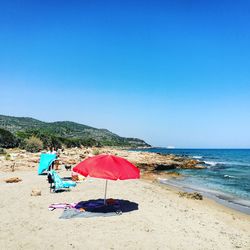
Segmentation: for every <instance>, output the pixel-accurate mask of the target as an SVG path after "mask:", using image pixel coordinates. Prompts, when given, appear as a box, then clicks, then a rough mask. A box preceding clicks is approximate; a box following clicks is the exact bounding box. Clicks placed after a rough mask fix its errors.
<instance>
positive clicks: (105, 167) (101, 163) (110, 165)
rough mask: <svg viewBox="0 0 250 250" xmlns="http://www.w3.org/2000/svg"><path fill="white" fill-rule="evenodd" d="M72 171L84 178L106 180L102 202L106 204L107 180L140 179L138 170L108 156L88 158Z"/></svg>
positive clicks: (125, 161)
mask: <svg viewBox="0 0 250 250" xmlns="http://www.w3.org/2000/svg"><path fill="white" fill-rule="evenodd" d="M73 171H74V172H77V173H79V174H81V175H83V176H85V177H87V176H90V177H95V178H101V179H106V185H105V197H104V202H106V192H107V180H128V179H139V178H140V170H139V169H138V168H137V167H136V166H134V165H133V164H132V163H131V162H129V161H127V160H126V159H124V158H121V157H118V156H115V155H110V154H101V155H97V156H93V157H90V158H88V159H86V160H84V161H82V162H80V163H79V164H78V165H76V166H75V167H74V168H73Z"/></svg>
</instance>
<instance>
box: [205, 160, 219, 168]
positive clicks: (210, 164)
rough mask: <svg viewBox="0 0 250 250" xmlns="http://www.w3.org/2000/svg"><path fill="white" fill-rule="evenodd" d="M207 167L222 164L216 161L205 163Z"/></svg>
mask: <svg viewBox="0 0 250 250" xmlns="http://www.w3.org/2000/svg"><path fill="white" fill-rule="evenodd" d="M204 162H205V163H206V164H207V165H209V166H213V167H214V166H216V165H218V164H220V163H219V162H216V161H204Z"/></svg>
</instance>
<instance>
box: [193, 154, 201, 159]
mask: <svg viewBox="0 0 250 250" xmlns="http://www.w3.org/2000/svg"><path fill="white" fill-rule="evenodd" d="M192 158H194V159H202V158H203V157H202V156H199V155H194V156H192Z"/></svg>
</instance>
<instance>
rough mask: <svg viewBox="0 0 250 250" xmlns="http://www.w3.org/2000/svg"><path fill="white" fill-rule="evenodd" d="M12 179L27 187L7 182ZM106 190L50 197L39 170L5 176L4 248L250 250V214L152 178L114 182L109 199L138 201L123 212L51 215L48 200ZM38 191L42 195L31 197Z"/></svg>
mask: <svg viewBox="0 0 250 250" xmlns="http://www.w3.org/2000/svg"><path fill="white" fill-rule="evenodd" d="M59 174H60V175H61V176H65V177H66V176H69V174H70V172H67V171H65V170H60V171H59ZM14 176H18V177H19V178H21V179H22V182H19V183H12V184H7V183H5V182H4V179H6V178H9V177H14ZM104 185H105V181H104V180H101V179H93V178H87V179H86V180H85V181H84V182H83V183H79V184H78V185H77V187H75V188H72V189H71V191H70V192H63V193H50V192H49V185H48V183H47V181H46V176H38V175H37V173H36V171H35V169H33V170H25V171H24V170H23V171H21V170H20V171H15V172H13V173H12V172H1V180H0V195H1V209H0V219H1V224H0V232H1V233H0V249H236V248H240V249H250V216H248V215H245V214H241V213H239V212H237V211H234V210H231V209H229V208H226V207H223V206H221V205H219V204H216V203H215V202H214V201H211V200H208V199H204V200H201V201H200V200H191V199H187V198H185V197H179V196H178V194H177V191H176V190H174V189H172V188H169V187H166V186H162V185H159V184H155V183H152V182H151V181H145V180H129V181H109V183H108V197H109V198H117V199H118V198H119V199H125V200H129V201H132V202H136V203H138V206H139V209H138V210H135V211H132V212H129V213H123V214H122V215H117V216H113V217H96V218H73V219H59V217H60V215H61V214H62V212H63V211H62V210H59V209H57V210H54V211H49V210H48V206H49V205H50V204H51V203H56V202H79V201H82V200H89V199H97V198H103V192H104ZM34 188H36V189H39V190H41V192H42V195H41V196H31V195H30V194H31V191H32V189H34Z"/></svg>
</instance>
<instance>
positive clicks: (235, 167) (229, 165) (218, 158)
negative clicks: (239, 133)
mask: <svg viewBox="0 0 250 250" xmlns="http://www.w3.org/2000/svg"><path fill="white" fill-rule="evenodd" d="M142 151H147V152H155V153H161V154H175V155H180V156H187V157H189V158H193V159H197V160H199V161H202V162H204V163H203V164H204V166H205V167H206V168H205V169H178V170H174V171H175V172H178V173H180V174H181V175H182V176H183V177H182V178H172V179H171V180H161V182H162V183H163V184H167V185H172V186H175V187H178V188H181V189H184V190H186V191H190V192H191V191H193V192H194V191H197V192H200V193H202V194H203V195H204V196H206V197H208V198H212V199H214V200H216V201H217V202H219V203H221V204H223V205H226V206H228V207H231V208H233V209H237V210H239V211H241V212H244V213H247V214H250V149H168V148H149V149H143V150H142ZM171 171H173V170H171Z"/></svg>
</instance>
